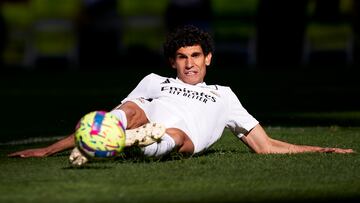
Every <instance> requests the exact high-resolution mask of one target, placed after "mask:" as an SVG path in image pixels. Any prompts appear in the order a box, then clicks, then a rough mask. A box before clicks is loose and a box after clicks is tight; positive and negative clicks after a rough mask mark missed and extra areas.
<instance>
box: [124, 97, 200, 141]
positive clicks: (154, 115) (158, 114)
mask: <svg viewBox="0 0 360 203" xmlns="http://www.w3.org/2000/svg"><path fill="white" fill-rule="evenodd" d="M127 101H130V102H133V103H135V104H136V105H138V106H139V107H140V108H141V109H142V110H143V111H144V112H145V115H146V117H147V119H148V120H149V122H156V123H161V124H163V125H164V126H165V127H166V128H177V129H179V130H182V131H183V132H184V133H185V134H186V135H187V136H188V137H189V138H190V140H191V141H192V142H193V144H194V146H196V143H195V142H196V139H195V138H194V137H193V136H192V135H191V133H190V131H189V130H188V128H187V126H186V124H185V121H184V119H183V118H182V117H178V116H176V114H174V113H173V112H171V111H169V109H168V108H166V106H164V104H159V103H158V101H155V100H153V101H149V100H146V99H143V98H137V99H130V100H127V99H126V100H124V101H123V103H124V102H127Z"/></svg>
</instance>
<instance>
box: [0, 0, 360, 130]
mask: <svg viewBox="0 0 360 203" xmlns="http://www.w3.org/2000/svg"><path fill="white" fill-rule="evenodd" d="M0 2H1V3H0V7H1V9H0V67H1V68H0V74H1V76H0V79H1V80H0V88H1V93H2V94H1V95H0V97H1V100H2V107H3V108H4V110H3V113H4V115H6V117H5V118H6V119H5V118H4V116H3V118H2V123H3V125H4V126H5V127H6V129H9V130H8V131H6V132H7V134H8V135H9V136H5V137H12V136H11V135H13V134H14V135H15V134H16V135H22V136H26V134H28V133H30V134H32V135H33V134H37V133H42V134H53V133H54V132H59V133H62V132H68V131H71V130H72V128H73V126H74V123H76V121H77V119H78V118H79V117H80V116H81V115H83V114H84V113H87V112H88V111H91V110H95V109H96V110H98V109H107V110H109V109H111V108H112V107H114V106H116V105H117V104H118V103H119V102H120V101H121V99H122V98H123V97H124V96H126V95H127V94H128V93H129V92H130V91H131V89H132V88H134V87H135V85H136V84H137V82H138V81H139V80H140V79H141V78H142V77H144V76H145V75H146V74H148V73H150V72H156V73H159V74H162V75H171V76H173V74H174V73H173V70H172V69H171V68H169V67H168V66H167V62H166V60H165V59H164V58H163V56H162V43H163V41H164V38H165V35H166V33H167V32H169V31H170V30H172V29H173V28H175V27H177V26H179V25H182V24H193V25H196V26H198V27H200V28H202V29H204V30H206V31H208V32H210V33H211V34H212V36H213V38H214V40H215V48H216V50H215V54H214V57H213V64H212V66H211V67H210V68H211V69H210V70H209V71H208V76H207V81H208V83H218V84H223V85H229V86H231V87H232V89H233V90H234V91H235V93H237V94H238V95H239V98H240V100H241V101H242V103H243V105H244V106H245V107H246V108H247V109H248V110H249V111H250V112H252V114H254V115H255V116H256V117H257V118H258V119H259V120H260V121H261V122H263V123H265V124H269V125H286V124H289V125H322V124H326V125H359V123H360V122H359V121H360V113H359V112H360V105H359V104H360V100H359V98H358V97H359V96H358V95H360V82H359V79H358V78H359V74H358V72H359V70H358V69H359V62H360V57H359V56H360V55H359V50H360V33H359V32H360V30H359V26H360V23H359V20H360V16H359V9H360V2H359V1H356V0H293V1H289V0H271V1H269V0H241V1H239V0H153V1H148V0H1V1H0ZM19 116H26V117H30V118H32V119H29V121H28V124H25V125H24V126H22V128H21V129H19V128H17V125H16V122H17V119H18V117H19ZM36 123H42V124H46V126H47V127H45V128H44V125H42V126H41V127H40V126H39V125H37V124H36ZM3 137H4V136H3Z"/></svg>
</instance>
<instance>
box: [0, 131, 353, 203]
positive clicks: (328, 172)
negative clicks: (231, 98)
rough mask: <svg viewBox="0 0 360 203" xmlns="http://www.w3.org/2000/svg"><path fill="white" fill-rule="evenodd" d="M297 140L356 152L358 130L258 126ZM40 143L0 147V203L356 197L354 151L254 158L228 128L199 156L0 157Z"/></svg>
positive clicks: (344, 199)
mask: <svg viewBox="0 0 360 203" xmlns="http://www.w3.org/2000/svg"><path fill="white" fill-rule="evenodd" d="M266 130H267V131H268V132H269V133H270V134H271V136H272V137H274V138H278V139H282V140H286V141H289V142H293V143H299V144H316V145H321V146H336V147H346V148H353V149H355V150H356V151H358V152H359V151H360V128H359V127H338V126H332V127H266ZM47 144H48V143H43V142H38V143H35V144H26V145H25V144H23V145H5V146H1V151H0V163H1V164H0V171H1V174H0V183H1V184H0V202H22V203H24V202H157V203H159V202H305V201H311V202H357V201H359V200H360V193H359V191H360V156H359V154H358V153H355V154H311V153H308V154H296V155H258V154H254V153H251V152H250V151H249V150H248V149H247V148H246V147H245V145H243V144H242V143H241V142H240V141H238V140H237V138H236V137H235V136H233V135H231V134H230V133H229V132H228V131H225V132H224V136H223V137H222V138H221V140H220V141H219V142H218V143H216V144H215V145H214V146H213V147H212V148H211V149H210V150H209V151H207V152H206V153H205V154H202V155H199V156H195V157H190V158H184V157H181V156H179V155H177V154H172V155H171V156H169V157H167V158H165V159H163V160H152V159H145V158H130V157H127V158H124V157H122V158H118V159H115V160H107V161H100V162H93V163H90V164H88V165H87V166H84V167H82V168H73V167H71V166H70V165H69V163H68V156H69V152H62V153H60V154H58V155H55V156H51V157H47V158H41V159H39V158H29V159H21V158H8V157H6V154H7V153H9V152H12V151H14V150H19V149H25V148H29V147H41V146H45V145H47Z"/></svg>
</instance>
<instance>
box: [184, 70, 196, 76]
mask: <svg viewBox="0 0 360 203" xmlns="http://www.w3.org/2000/svg"><path fill="white" fill-rule="evenodd" d="M195 74H197V71H186V72H185V75H187V76H192V75H195Z"/></svg>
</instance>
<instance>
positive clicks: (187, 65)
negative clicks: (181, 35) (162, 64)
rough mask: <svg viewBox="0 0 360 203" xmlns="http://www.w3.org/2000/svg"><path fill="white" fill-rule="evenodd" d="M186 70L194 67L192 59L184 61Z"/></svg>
mask: <svg viewBox="0 0 360 203" xmlns="http://www.w3.org/2000/svg"><path fill="white" fill-rule="evenodd" d="M185 65H186V68H191V67H193V66H194V60H193V59H192V58H188V59H187V60H186V64H185Z"/></svg>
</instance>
